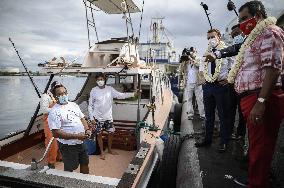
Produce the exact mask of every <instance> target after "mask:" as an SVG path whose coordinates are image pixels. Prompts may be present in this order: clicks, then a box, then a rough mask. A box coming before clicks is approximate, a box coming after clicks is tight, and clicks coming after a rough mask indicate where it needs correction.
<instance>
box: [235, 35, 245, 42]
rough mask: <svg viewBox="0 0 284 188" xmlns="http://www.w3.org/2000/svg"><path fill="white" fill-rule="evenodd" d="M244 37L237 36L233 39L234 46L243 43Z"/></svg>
mask: <svg viewBox="0 0 284 188" xmlns="http://www.w3.org/2000/svg"><path fill="white" fill-rule="evenodd" d="M244 40H245V39H244V37H243V36H242V35H237V36H235V37H234V38H233V43H234V44H241V43H243V42H244Z"/></svg>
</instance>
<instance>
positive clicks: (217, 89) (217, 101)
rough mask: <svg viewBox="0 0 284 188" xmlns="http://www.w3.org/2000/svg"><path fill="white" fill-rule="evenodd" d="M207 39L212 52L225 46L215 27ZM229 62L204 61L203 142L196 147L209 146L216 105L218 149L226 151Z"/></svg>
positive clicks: (227, 139) (209, 32)
mask: <svg viewBox="0 0 284 188" xmlns="http://www.w3.org/2000/svg"><path fill="white" fill-rule="evenodd" d="M207 39H208V41H209V45H208V50H207V53H209V52H214V51H215V50H220V49H222V48H225V44H224V42H222V41H221V33H220V31H219V30H217V29H211V30H209V31H208V32H207ZM228 71H229V64H228V60H227V59H222V60H216V61H214V62H208V63H206V62H205V63H204V71H203V73H204V78H205V80H206V82H205V84H204V85H203V96H204V97H203V100H204V107H205V127H206V131H205V139H204V141H203V142H200V143H196V144H195V146H196V147H204V146H210V145H211V143H212V136H213V130H214V123H215V109H216V107H217V110H218V115H219V119H220V134H221V142H220V146H219V149H218V151H219V152H220V153H222V152H225V151H226V147H227V143H228V142H229V121H230V117H229V115H230V109H229V88H228V86H227V75H228Z"/></svg>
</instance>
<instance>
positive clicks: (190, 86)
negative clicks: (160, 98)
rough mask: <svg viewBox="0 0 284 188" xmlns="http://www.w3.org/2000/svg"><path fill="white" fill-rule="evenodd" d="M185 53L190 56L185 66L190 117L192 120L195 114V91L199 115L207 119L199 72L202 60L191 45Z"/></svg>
mask: <svg viewBox="0 0 284 188" xmlns="http://www.w3.org/2000/svg"><path fill="white" fill-rule="evenodd" d="M187 53H189V54H185V55H187V56H188V60H186V66H184V72H185V74H186V75H187V79H186V88H187V94H188V100H187V102H188V112H187V113H188V119H189V120H192V119H193V116H194V109H193V105H192V98H193V93H194V94H195V97H196V101H197V105H198V111H199V116H200V118H201V119H205V112H204V105H203V90H202V86H201V85H200V84H199V83H198V72H199V65H200V60H199V59H198V58H197V51H196V49H195V48H194V47H191V48H190V49H189V50H188V52H187Z"/></svg>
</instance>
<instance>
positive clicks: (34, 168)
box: [31, 137, 54, 170]
mask: <svg viewBox="0 0 284 188" xmlns="http://www.w3.org/2000/svg"><path fill="white" fill-rule="evenodd" d="M53 140H54V137H52V138H51V139H50V141H49V143H48V145H47V147H46V149H45V152H44V154H43V156H42V158H41V159H40V160H38V161H36V159H35V158H33V159H32V162H31V170H36V169H38V166H37V164H38V163H40V162H41V161H42V160H43V159H44V158H45V156H46V154H47V152H48V150H49V148H50V146H51V144H52V142H53Z"/></svg>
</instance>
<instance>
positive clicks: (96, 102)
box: [88, 73, 137, 160]
mask: <svg viewBox="0 0 284 188" xmlns="http://www.w3.org/2000/svg"><path fill="white" fill-rule="evenodd" d="M96 81H97V86H96V87H94V88H93V89H92V90H91V92H90V98H89V107H88V110H89V116H90V119H91V120H92V123H93V125H95V131H96V134H97V140H98V143H99V147H100V150H101V157H100V158H101V159H102V160H105V155H104V152H103V139H102V132H103V130H105V131H107V132H108V152H109V153H110V154H112V155H117V153H116V152H115V151H113V150H112V140H113V133H114V131H115V128H114V126H113V117H112V103H113V98H117V99H126V98H130V97H134V96H136V95H137V93H136V92H135V93H120V92H118V91H116V90H115V89H114V88H113V87H111V86H107V85H105V82H106V77H105V75H104V74H103V73H98V74H97V75H96Z"/></svg>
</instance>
